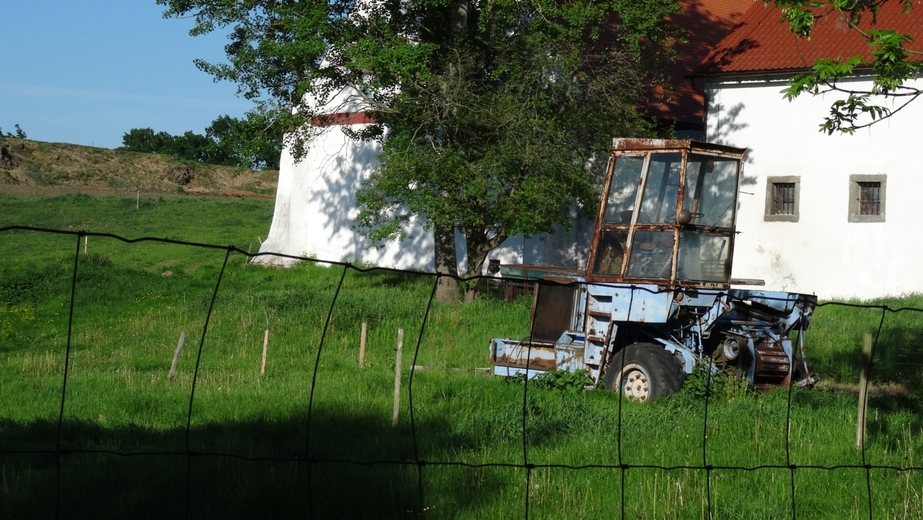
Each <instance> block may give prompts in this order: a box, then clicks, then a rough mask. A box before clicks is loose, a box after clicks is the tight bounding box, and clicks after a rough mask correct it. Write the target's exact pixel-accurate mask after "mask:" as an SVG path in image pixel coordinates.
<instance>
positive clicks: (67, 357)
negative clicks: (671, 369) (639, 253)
mask: <svg viewBox="0 0 923 520" xmlns="http://www.w3.org/2000/svg"><path fill="white" fill-rule="evenodd" d="M11 231H24V232H35V233H51V234H64V235H71V236H74V237H75V238H76V252H75V254H74V260H73V270H72V273H71V280H70V281H71V287H70V291H71V293H70V304H69V309H68V326H67V341H66V345H65V349H64V350H65V351H64V367H63V375H62V384H61V393H60V407H59V410H58V414H57V415H58V417H57V425H56V437H55V444H54V449H53V450H35V449H17V448H16V447H15V446H0V454H2V455H50V456H54V457H56V465H57V494H56V502H55V514H56V517H57V518H61V517H62V516H64V515H65V513H64V511H63V508H64V506H65V505H66V504H63V503H62V496H63V495H64V494H65V489H64V485H65V484H64V481H63V473H64V468H63V466H64V461H65V458H66V457H69V456H72V455H75V454H100V455H111V456H118V457H122V458H133V457H183V458H185V461H186V477H185V478H186V481H185V490H186V497H185V498H186V504H185V515H186V517H187V518H188V517H190V515H191V514H192V513H191V512H192V510H193V500H194V497H193V495H194V489H193V482H194V475H193V459H196V458H202V457H208V458H219V459H233V460H237V461H242V462H250V463H257V462H276V463H283V462H290V463H293V464H301V463H304V464H305V465H306V467H307V485H308V489H307V490H306V494H305V497H304V500H305V503H306V505H307V516H308V517H312V516H313V511H314V508H315V505H314V502H313V500H314V493H313V492H312V491H313V486H314V481H315V478H314V474H313V473H314V472H315V470H316V469H317V467H318V466H320V465H330V464H334V465H337V464H339V465H353V466H360V467H372V466H381V465H393V466H398V467H405V468H415V470H416V471H415V472H416V479H417V486H416V488H417V496H416V507H415V511H416V515H415V516H418V517H421V518H422V517H423V516H425V514H424V512H425V511H426V508H425V504H426V501H425V499H424V497H425V482H426V469H427V468H429V467H460V468H468V469H480V468H508V469H511V470H523V471H524V481H525V492H524V503H523V504H522V516H523V517H525V518H529V515H530V510H531V508H532V505H531V504H530V495H531V494H532V493H531V490H532V486H533V480H534V478H535V471H536V470H540V469H548V470H552V469H560V470H568V471H583V470H591V469H598V470H612V471H616V472H618V473H619V476H620V489H619V493H620V500H619V502H620V517H621V518H623V519H624V518H631V517H632V513H631V511H627V510H626V508H625V505H626V483H627V482H628V480H629V472H630V471H631V470H637V469H653V470H661V471H678V470H688V471H698V472H704V483H705V497H704V499H705V512H704V514H705V517H707V518H712V517H713V515H714V512H715V507H716V506H715V502H714V500H715V498H716V497H715V496H713V493H714V491H713V479H714V478H715V472H716V471H727V472H743V473H746V472H755V471H759V470H787V471H788V474H789V479H788V488H789V490H790V500H791V518H793V519H794V518H796V517H797V516H798V515H797V513H798V511H797V507H796V505H797V500H796V473H797V472H799V471H804V470H822V471H834V470H844V469H847V470H856V471H861V472H864V478H865V488H866V496H865V497H864V498H865V500H866V503H867V504H868V518H869V519H871V518H874V515H873V511H874V508H873V503H874V499H875V497H874V496H873V486H872V480H873V478H872V473H873V471H876V470H887V471H895V472H898V473H903V472H911V473H914V472H920V471H921V470H923V466H920V465H919V464H914V462H915V461H910V463H909V464H907V465H876V464H871V463H870V462H869V459H868V458H867V453H866V452H867V447H866V444H867V443H863V444H862V445H861V446H860V454H861V463H860V464H796V463H794V462H793V460H794V459H793V457H792V438H791V436H792V408H793V401H792V399H793V386H794V385H790V386H789V388H788V390H787V392H788V395H787V404H786V413H785V421H784V424H785V439H784V448H785V462H784V463H778V464H757V465H749V466H745V465H713V464H710V463H709V456H708V441H709V439H708V434H709V402H710V400H711V399H712V397H711V396H712V392H711V384H712V380H711V378H706V385H707V386H706V391H705V394H704V413H703V417H702V433H701V436H702V438H701V453H702V459H701V464H695V465H690V464H686V465H656V464H629V463H628V462H627V459H626V458H624V456H623V451H622V450H623V438H622V433H623V432H622V430H623V428H622V425H623V422H622V421H623V399H617V400H616V402H617V417H618V424H617V425H616V428H617V435H616V446H615V449H616V450H617V453H616V455H617V457H616V460H617V463H615V464H564V463H536V462H534V461H532V460H530V448H531V443H530V439H529V435H528V430H529V420H530V415H529V412H528V410H529V406H530V405H529V391H530V382H529V380H528V379H526V381H525V382H524V384H523V386H522V421H521V435H522V456H521V459H522V462H521V463H511V462H501V461H497V462H486V463H470V462H460V461H452V460H426V458H424V457H422V456H421V452H420V446H419V441H420V440H419V439H418V431H417V428H418V425H417V418H416V416H415V405H414V381H415V375H416V372H417V370H415V369H414V367H416V366H417V362H418V358H419V354H420V349H421V344H422V342H423V340H424V336H425V333H426V332H427V325H428V323H429V320H430V315H431V310H432V305H433V300H434V299H435V294H436V288H437V285H438V284H439V280H440V278H441V277H443V276H447V275H443V274H436V273H420V272H410V271H403V270H399V269H390V268H380V267H371V268H369V267H361V266H356V265H354V264H352V263H350V262H336V261H327V260H316V259H310V258H302V257H298V256H292V255H283V254H276V253H250V252H248V251H244V250H242V249H239V248H237V247H235V246H232V245H228V246H221V245H215V244H202V243H194V242H185V241H180V240H172V239H165V238H155V237H142V238H135V239H127V238H124V237H121V236H118V235H113V234H109V233H92V232H86V231H65V230H55V229H43V228H36V227H27V226H8V227H0V233H4V232H11ZM88 236H93V237H101V238H110V239H113V240H117V241H121V242H125V243H128V244H137V243H141V242H160V243H167V244H173V245H181V246H188V247H192V248H206V249H213V250H224V251H225V255H224V260H223V263H222V266H221V269H220V271H219V272H218V275H217V280H216V281H215V284H214V288H213V290H212V292H211V299H210V301H209V304H208V308H207V311H206V313H205V321H204V325H203V329H202V334H201V336H200V341H199V346H198V349H197V353H196V362H195V368H194V370H193V375H192V383H191V389H190V392H189V406H188V410H187V413H186V425H185V436H184V437H185V439H184V447H185V449H184V450H182V451H175V450H173V451H170V450H164V451H158V450H148V451H124V450H113V449H72V448H69V447H67V446H65V445H64V443H63V442H62V433H63V429H64V423H65V401H66V397H67V394H68V392H67V388H68V387H67V384H68V381H69V378H70V372H69V368H70V365H71V355H72V352H71V348H72V336H73V324H74V310H75V300H76V296H77V279H78V272H79V264H80V261H79V260H80V240H81V239H82V238H83V239H85V238H86V237H88ZM232 253H237V254H241V255H245V256H247V257H249V258H250V259H251V260H252V259H254V258H256V257H262V256H274V257H279V258H287V259H297V260H302V261H307V262H315V263H318V264H328V265H330V266H335V267H339V268H341V269H342V272H341V274H340V277H339V281H338V283H337V285H336V288H335V291H334V293H333V298H332V300H331V302H330V306H329V308H328V310H327V312H326V317H325V320H324V325H323V328H322V332H321V336H320V342H319V344H318V345H317V352H316V355H315V360H314V367H313V370H312V374H311V384H310V393H309V397H308V410H307V418H306V425H305V426H306V436H305V440H304V442H305V445H304V456H303V457H302V456H300V455H297V454H296V455H295V456H294V457H266V456H247V455H244V454H240V453H227V452H218V451H215V452H209V451H196V450H195V449H193V448H194V447H193V444H192V439H191V432H192V416H193V406H194V402H195V397H196V396H195V391H196V387H197V383H198V379H199V369H200V364H201V360H202V353H203V351H204V348H205V340H206V338H207V337H208V327H209V322H210V319H211V317H212V313H213V311H214V307H215V302H216V300H217V298H218V295H219V291H220V289H221V282H222V279H223V277H224V274H225V271H226V270H227V267H228V260H229V258H230V255H231V254H232ZM350 271H358V272H369V271H376V272H389V271H390V272H394V273H400V274H408V275H413V276H420V277H425V276H430V277H432V279H433V284H432V289H431V291H430V294H429V298H428V300H427V302H426V306H425V311H424V313H423V318H422V322H421V325H420V328H419V331H418V333H417V338H416V343H415V346H414V352H413V357H412V363H411V371H410V375H409V382H408V392H407V395H408V401H409V411H410V413H409V417H410V437H411V441H412V446H413V449H412V459H411V460H402V459H401V458H395V459H393V460H375V461H362V460H354V459H348V458H338V457H316V456H314V455H313V454H312V442H311V441H312V438H311V434H312V430H313V428H312V421H313V420H315V419H316V418H314V417H313V414H314V409H315V390H316V389H317V386H318V372H319V368H320V367H321V359H322V353H323V352H324V347H325V345H326V344H327V341H328V332H329V328H330V326H331V321H332V317H333V314H334V310H335V309H336V307H337V302H338V299H339V298H340V295H341V290H342V289H343V287H344V280H345V278H346V275H347V273H348V272H350ZM480 278H482V277H477V278H458V279H459V280H460V281H471V280H479V279H480ZM483 278H488V277H483ZM636 289H638V290H648V289H646V288H644V287H636ZM651 292H653V291H651ZM827 306H839V307H847V308H857V309H878V310H880V311H881V317H880V320H879V322H878V327H877V330H876V331H875V333H874V340H873V345H872V359H874V357H875V352H876V351H877V350H878V344H879V339H880V337H881V334H882V330H883V329H884V326H885V323H886V317H887V316H888V315H889V314H901V313H920V314H923V309H921V308H915V307H899V308H891V307H889V306H888V305H883V304H858V303H849V302H822V303H819V304H818V305H817V307H818V308H822V307H827ZM532 326H533V327H534V323H533V324H532ZM530 333H531V331H530ZM799 337H803V335H802V334H799ZM871 371H872V366H871V365H870V366H869V372H871ZM5 478H6V477H4V479H5ZM4 482H5V481H4ZM4 485H5V484H4ZM919 507H920V509H919V510H918V512H920V511H923V504H921V505H920V506H919Z"/></svg>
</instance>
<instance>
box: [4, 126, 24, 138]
mask: <svg viewBox="0 0 923 520" xmlns="http://www.w3.org/2000/svg"><path fill="white" fill-rule="evenodd" d="M13 127H14V128H16V133H15V134H11V133H9V132H7V133H6V135H5V136H4V135H3V129H0V137H12V138H15V139H26V133H25V132H24V131H23V130H22V128H19V125H18V124H16V125H13Z"/></svg>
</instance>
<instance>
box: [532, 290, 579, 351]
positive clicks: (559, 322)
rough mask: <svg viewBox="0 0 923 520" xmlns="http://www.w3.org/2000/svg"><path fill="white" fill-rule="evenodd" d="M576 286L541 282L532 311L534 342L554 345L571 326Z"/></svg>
mask: <svg viewBox="0 0 923 520" xmlns="http://www.w3.org/2000/svg"><path fill="white" fill-rule="evenodd" d="M576 292H577V286H576V285H562V284H560V283H555V282H551V281H548V280H539V281H538V283H537V286H536V295H535V305H534V307H533V309H532V340H533V341H546V342H549V343H554V342H555V341H557V340H558V339H559V338H560V337H561V334H564V331H565V330H567V329H569V328H570V326H571V318H572V314H573V312H574V296H575V294H576Z"/></svg>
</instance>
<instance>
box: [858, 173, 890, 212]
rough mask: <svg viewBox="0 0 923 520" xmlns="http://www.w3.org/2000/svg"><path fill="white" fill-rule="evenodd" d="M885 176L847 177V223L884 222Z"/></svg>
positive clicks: (886, 179)
mask: <svg viewBox="0 0 923 520" xmlns="http://www.w3.org/2000/svg"><path fill="white" fill-rule="evenodd" d="M887 184H888V177H887V175H850V176H849V222H884V221H885V202H886V198H887V197H886V195H887Z"/></svg>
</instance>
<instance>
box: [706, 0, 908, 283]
mask: <svg viewBox="0 0 923 520" xmlns="http://www.w3.org/2000/svg"><path fill="white" fill-rule="evenodd" d="M913 4H914V9H913V11H912V13H911V14H910V15H908V16H900V14H899V11H900V6H899V5H897V4H896V3H894V2H891V3H889V4H886V5H885V6H884V7H883V8H882V10H881V12H880V13H879V14H878V23H877V27H879V28H888V29H897V30H900V31H901V32H910V33H914V32H915V33H918V34H919V33H920V29H923V5H920V4H921V1H920V0H914V1H913ZM778 19H779V14H778V11H777V10H775V9H766V8H764V7H763V4H762V3H759V2H758V3H756V4H754V5H753V6H752V8H751V9H750V10H748V11H747V13H746V14H745V15H744V17H743V19H742V21H741V24H740V25H739V27H738V28H737V29H736V30H735V31H733V32H732V33H731V34H730V35H729V36H728V37H727V38H725V39H724V40H722V42H721V43H720V44H719V45H718V46H717V47H716V49H715V50H714V51H713V53H712V54H711V55H710V57H709V59H708V60H706V64H705V66H704V68H703V69H702V70H703V71H705V85H706V93H707V96H708V101H707V139H708V140H709V141H711V142H716V143H721V144H727V145H732V146H739V147H746V148H749V150H750V151H749V154H748V156H747V163H746V165H745V170H744V174H745V177H744V180H743V185H742V188H741V190H742V192H743V193H742V194H741V196H740V210H739V214H738V223H737V228H738V231H739V232H740V234H739V235H738V238H737V243H736V245H735V249H734V266H733V276H734V277H735V278H760V279H764V280H765V281H766V287H767V288H770V289H779V290H788V291H797V292H806V293H816V294H817V295H819V296H820V297H822V298H828V299H829V298H860V299H868V298H875V297H880V296H887V295H901V294H906V293H919V292H923V269H920V268H919V263H920V260H921V259H923V240H921V239H920V238H919V237H920V234H919V232H918V230H917V226H916V222H917V221H918V220H919V219H920V215H921V213H920V211H919V210H920V209H921V206H923V204H921V200H920V198H919V194H920V193H923V161H921V160H920V155H919V153H918V152H919V151H920V149H919V148H918V146H920V144H919V143H921V142H923V141H921V139H920V137H919V134H917V133H916V132H917V129H918V127H919V123H920V121H921V120H923V100H918V101H916V102H915V103H911V104H910V105H908V106H907V107H906V108H904V109H902V110H901V111H900V112H899V113H898V114H896V115H895V116H894V117H892V118H890V119H887V120H885V121H882V122H879V123H877V124H875V125H874V126H872V127H870V128H867V129H861V130H858V131H856V132H855V134H853V135H841V134H836V135H827V134H826V133H822V132H819V131H818V128H819V125H820V124H821V123H822V122H823V118H824V116H826V115H827V114H828V113H829V111H830V105H831V103H832V102H833V101H835V100H836V99H838V98H837V97H836V96H834V95H833V94H828V95H824V96H815V97H811V96H810V95H802V96H801V97H799V98H796V99H795V100H794V101H792V102H789V101H787V100H785V99H784V98H783V96H782V94H781V93H780V91H781V90H782V89H783V88H784V87H785V86H786V80H787V79H788V78H789V77H790V75H791V74H792V73H793V72H796V71H799V70H804V69H805V68H806V65H810V64H812V63H813V62H814V60H815V59H816V58H821V57H838V56H842V57H849V56H852V55H856V54H864V55H868V54H869V53H868V49H867V46H866V44H865V41H864V40H863V39H862V38H861V37H860V36H859V34H858V33H856V31H853V30H849V29H846V28H844V24H843V22H842V21H841V20H838V19H836V17H834V16H832V15H831V16H829V17H823V18H820V19H818V20H817V22H816V25H815V29H814V38H813V40H812V41H810V42H809V41H806V40H796V39H795V38H794V36H792V35H791V33H790V32H789V30H788V26H787V25H784V24H779V23H778ZM869 85H870V79H869V78H857V79H854V80H851V81H849V82H846V83H843V86H844V87H847V88H855V89H857V90H862V89H867V88H868V87H869ZM913 85H914V86H915V87H918V88H923V80H917V81H916V82H915V83H914V84H913ZM841 97H845V96H841ZM897 106H899V105H897Z"/></svg>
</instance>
